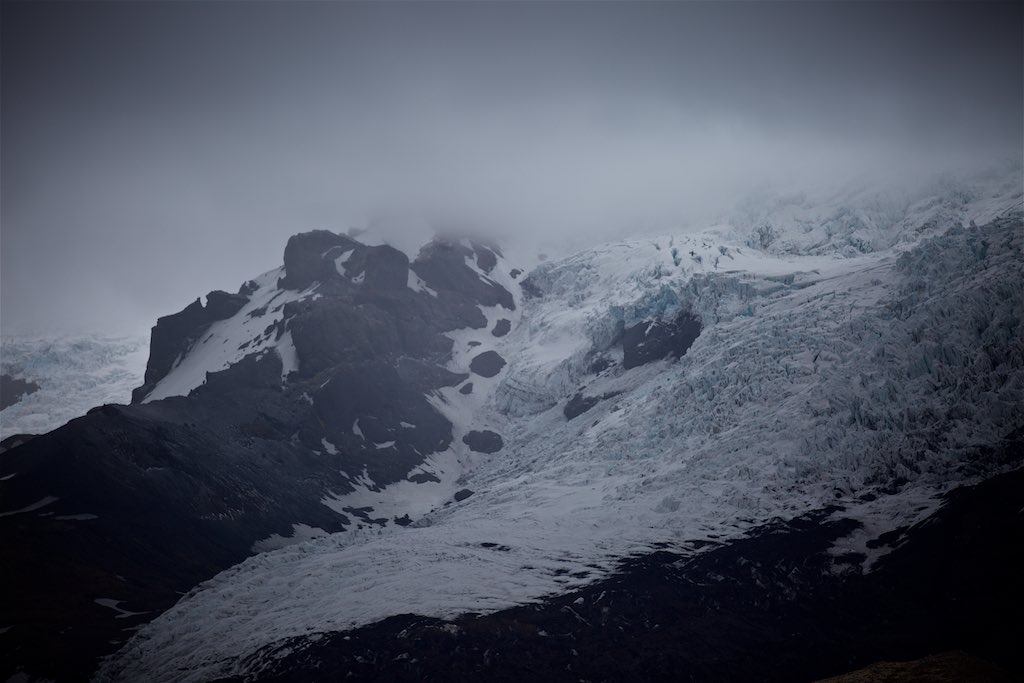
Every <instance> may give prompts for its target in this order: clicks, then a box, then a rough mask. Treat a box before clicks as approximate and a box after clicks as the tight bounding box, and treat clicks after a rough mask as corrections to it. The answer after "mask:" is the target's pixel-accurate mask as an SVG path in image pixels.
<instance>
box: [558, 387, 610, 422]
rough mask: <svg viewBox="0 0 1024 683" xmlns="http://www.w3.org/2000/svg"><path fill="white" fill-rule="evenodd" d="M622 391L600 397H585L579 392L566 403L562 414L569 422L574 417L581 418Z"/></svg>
mask: <svg viewBox="0 0 1024 683" xmlns="http://www.w3.org/2000/svg"><path fill="white" fill-rule="evenodd" d="M620 393H622V392H620V391H609V392H607V393H605V394H601V395H600V396H585V395H584V394H583V391H582V390H581V391H577V392H576V394H575V395H574V396H573V397H572V398H570V399H569V400H568V401H566V404H565V407H564V408H563V409H562V414H563V415H565V418H566V419H567V420H571V419H573V418H574V417H579V416H580V415H582V414H583V413H585V412H587V411H588V410H590V409H591V408H593V407H594V406H596V405H597V404H598V403H600V402H601V401H606V400H608V399H610V398H613V397H615V396H618V395H619V394H620Z"/></svg>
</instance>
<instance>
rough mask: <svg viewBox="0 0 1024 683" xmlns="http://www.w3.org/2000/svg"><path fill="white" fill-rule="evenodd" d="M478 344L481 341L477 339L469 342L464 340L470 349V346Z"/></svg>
mask: <svg viewBox="0 0 1024 683" xmlns="http://www.w3.org/2000/svg"><path fill="white" fill-rule="evenodd" d="M480 344H481V342H478V341H469V342H466V346H468V347H469V348H471V349H472V348H474V347H476V346H480Z"/></svg>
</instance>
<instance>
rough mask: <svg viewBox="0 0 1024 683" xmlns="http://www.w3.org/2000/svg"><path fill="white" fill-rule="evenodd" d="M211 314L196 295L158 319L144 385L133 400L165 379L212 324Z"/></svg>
mask: <svg viewBox="0 0 1024 683" xmlns="http://www.w3.org/2000/svg"><path fill="white" fill-rule="evenodd" d="M210 322H212V321H211V320H210V317H209V316H208V314H207V312H206V310H205V309H204V308H203V304H202V302H201V301H200V300H199V299H196V300H195V301H193V302H192V303H191V304H189V305H188V306H186V307H185V308H184V309H182V310H181V311H179V312H178V313H174V314H173V315H167V316H164V317H162V318H159V319H157V321H156V325H155V326H154V327H153V330H152V332H151V333H150V340H149V361H148V362H147V363H146V374H145V376H144V380H143V381H144V383H143V385H142V386H141V387H139V388H138V389H136V390H135V391H133V392H132V403H138V402H139V401H141V400H142V399H144V398H145V397H146V395H147V394H149V392H150V391H152V390H153V387H155V386H156V384H157V382H159V381H160V380H161V379H163V378H164V377H165V376H166V375H167V373H168V371H170V369H171V368H172V367H173V366H174V363H175V361H177V360H178V358H179V357H181V356H182V355H184V354H185V353H187V352H188V350H189V349H190V348H191V347H192V344H193V342H195V340H196V339H198V338H199V337H200V336H201V335H202V333H203V332H205V331H206V328H207V327H209V326H210Z"/></svg>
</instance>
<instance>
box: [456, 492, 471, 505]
mask: <svg viewBox="0 0 1024 683" xmlns="http://www.w3.org/2000/svg"><path fill="white" fill-rule="evenodd" d="M472 495H473V492H472V491H470V490H469V489H459V490H458V491H456V492H455V496H453V497H454V498H455V502H456V503H461V502H462V501H464V500H466V499H467V498H469V497H470V496H472Z"/></svg>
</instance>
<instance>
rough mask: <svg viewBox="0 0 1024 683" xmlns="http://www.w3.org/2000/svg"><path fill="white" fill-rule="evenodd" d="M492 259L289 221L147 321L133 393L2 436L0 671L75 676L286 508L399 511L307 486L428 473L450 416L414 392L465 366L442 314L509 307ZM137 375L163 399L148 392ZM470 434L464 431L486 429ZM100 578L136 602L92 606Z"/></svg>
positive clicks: (370, 513)
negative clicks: (456, 363)
mask: <svg viewBox="0 0 1024 683" xmlns="http://www.w3.org/2000/svg"><path fill="white" fill-rule="evenodd" d="M502 267H503V266H502ZM497 268H499V260H498V257H497V256H496V254H495V252H494V251H493V250H491V249H489V248H486V247H481V246H479V245H475V244H472V243H471V246H468V247H467V246H465V245H464V244H462V243H448V242H444V241H440V240H439V241H435V242H434V243H432V244H430V245H428V246H427V247H425V248H424V249H423V251H422V253H421V254H420V256H419V257H418V258H417V259H416V261H415V262H414V263H413V264H411V266H410V263H409V259H408V257H406V255H405V254H404V253H402V252H400V251H398V250H396V249H393V248H391V247H388V246H366V245H363V244H361V243H359V242H358V241H356V240H354V239H352V238H350V237H347V236H344V235H336V234H334V233H330V232H327V231H316V232H311V233H304V234H301V235H296V236H294V237H292V238H291V239H290V240H289V241H288V245H287V247H286V248H285V254H284V268H283V269H279V270H278V271H272V272H271V273H268V274H266V275H265V276H261V277H260V278H257V279H255V280H252V281H249V282H246V283H245V284H244V285H242V287H241V288H240V290H239V293H238V294H229V293H227V292H222V291H215V292H210V293H209V294H208V295H207V297H206V305H205V306H204V305H203V302H202V301H201V300H200V299H196V300H195V301H194V302H193V303H191V304H189V305H188V306H187V307H185V308H184V309H183V310H182V311H180V312H178V313H175V314H173V315H169V316H165V317H163V318H160V319H159V320H158V321H157V324H156V326H155V327H154V328H153V331H152V343H151V351H150V358H149V363H148V366H147V369H146V374H145V384H144V385H143V386H142V387H139V388H138V389H137V390H136V391H135V392H134V393H133V405H130V406H113V405H110V406H103V407H100V408H96V409H93V410H92V411H90V413H89V414H88V415H86V416H85V417H84V418H81V419H78V420H74V421H72V422H71V423H69V424H67V425H66V426H64V427H62V428H60V429H58V430H56V431H54V432H51V433H49V434H45V435H42V436H38V437H35V438H31V439H15V440H7V441H5V442H4V444H3V450H4V452H3V459H2V461H0V477H3V476H6V475H8V474H16V476H17V480H18V487H17V488H16V489H12V490H11V491H10V492H8V491H7V490H6V489H5V491H4V505H3V509H4V510H6V511H13V512H11V514H9V515H8V516H4V517H0V526H2V527H3V529H2V531H3V535H4V543H5V549H6V550H7V552H8V553H10V556H11V557H15V556H17V557H20V558H23V560H24V561H20V562H18V563H11V564H8V565H7V567H6V569H5V571H4V584H5V586H6V587H7V590H9V592H10V594H11V595H12V596H13V599H12V600H10V601H6V600H5V601H4V602H5V604H4V606H3V608H2V610H0V611H2V614H0V617H2V618H0V623H3V624H19V625H26V626H24V627H23V626H19V627H18V628H16V629H14V630H12V631H11V632H10V633H7V634H5V635H4V638H5V646H4V654H3V656H2V661H0V665H2V667H3V668H2V669H0V673H4V672H8V674H9V673H13V672H14V670H15V669H14V667H15V665H19V666H28V667H29V670H31V671H32V672H33V675H37V676H43V677H51V678H57V679H69V680H78V679H85V678H88V677H89V674H90V672H91V671H92V670H93V667H94V664H95V658H96V657H97V656H100V655H103V654H106V653H109V652H110V651H111V650H113V649H115V648H116V647H117V645H118V644H119V643H120V642H121V641H123V639H124V637H125V633H124V631H123V629H124V628H125V627H128V626H132V625H136V624H139V623H142V622H145V621H149V620H150V619H152V618H153V617H154V616H155V615H156V614H158V613H159V612H161V611H163V610H164V609H166V608H168V607H170V606H171V605H172V604H174V602H175V601H176V600H177V599H178V597H179V596H180V594H181V593H183V592H185V591H187V590H188V589H190V588H191V587H192V586H194V585H196V584H197V583H198V582H200V581H202V580H204V579H207V578H209V577H211V576H213V575H214V574H215V573H217V572H218V571H220V570H221V569H224V568H226V567H227V566H230V565H232V564H235V563H237V562H239V561H241V560H242V559H244V558H245V557H246V556H247V555H248V554H250V553H251V552H252V548H253V546H254V544H255V543H257V542H258V541H261V539H266V538H268V537H271V536H273V535H275V534H276V535H277V536H279V537H284V538H287V537H289V536H291V535H292V533H293V530H294V529H295V528H296V525H304V526H305V527H311V528H313V529H318V530H322V531H324V532H333V531H340V530H343V529H346V528H351V527H354V526H358V525H363V526H365V525H378V524H398V525H405V524H410V523H412V521H413V520H412V518H411V517H410V516H409V515H408V514H403V513H402V512H401V511H398V512H397V513H396V514H379V513H377V512H376V511H374V510H373V508H372V507H365V506H364V507H359V508H350V507H342V506H340V504H339V505H338V506H335V507H330V506H328V505H326V504H324V502H322V501H325V500H332V499H333V498H335V497H338V496H344V495H345V494H347V493H349V492H352V491H353V489H354V486H365V487H367V488H369V489H376V490H379V489H380V488H381V487H384V486H387V485H389V484H392V483H395V482H399V481H405V482H410V483H412V484H414V485H423V486H430V485H432V484H433V483H435V482H440V481H441V479H440V478H439V475H438V472H437V471H434V470H433V469H431V465H430V464H429V463H428V462H427V460H426V458H427V456H429V455H430V454H433V453H437V452H439V451H444V450H445V449H447V448H449V446H451V445H452V440H453V436H452V424H451V423H450V422H449V420H448V419H447V418H446V417H445V416H444V415H443V414H442V413H441V412H439V410H438V409H437V407H436V406H435V405H434V403H432V401H435V400H437V396H439V393H438V392H439V391H440V390H441V389H443V388H445V387H454V386H458V385H460V384H463V383H464V382H465V380H466V379H467V377H468V375H467V374H459V373H454V372H451V371H449V370H448V369H446V367H445V366H446V365H447V364H448V363H449V362H450V360H451V353H452V340H451V339H450V338H448V337H447V336H445V334H444V333H445V332H447V331H449V330H452V329H458V328H464V327H474V326H475V327H477V328H482V327H484V326H485V325H486V323H487V319H486V317H485V316H484V315H483V314H482V313H481V311H480V307H481V306H495V305H501V306H505V307H506V308H508V309H509V310H511V308H512V307H513V306H514V302H513V299H512V296H511V294H510V293H509V292H508V291H507V290H505V289H504V288H503V287H502V286H501V285H500V284H498V283H497V282H496V281H494V280H491V279H490V278H489V277H488V276H487V273H492V274H494V273H495V270H496V269H497ZM221 357H224V358H227V361H226V362H220V361H217V363H214V364H213V365H209V366H204V365H203V363H208V362H213V361H210V360H209V359H211V358H212V359H214V361H216V359H218V358H221ZM500 364H501V365H503V364H504V361H500ZM193 366H198V370H196V369H195V368H194V367H193ZM488 367H490V365H489V366H488ZM499 367H500V365H499ZM204 368H205V369H206V371H205V372H203V370H204ZM189 373H192V374H191V375H189ZM186 380H187V381H186ZM11 381H12V384H11V386H14V383H13V379H12V380H11ZM4 382H5V387H4V388H5V390H4V394H5V396H6V394H7V390H6V389H7V386H8V380H7V378H6V377H5V378H4ZM168 382H169V383H171V384H173V386H170V385H168V384H166V383H168ZM17 386H19V387H20V386H21V385H17ZM168 387H170V388H168ZM157 388H159V389H160V392H159V393H158V394H156V395H158V396H169V398H166V399H164V400H152V397H153V396H154V391H155V390H156V389H157ZM172 389H173V391H172ZM186 394H187V397H186ZM147 401H148V402H147ZM480 434H481V436H480V439H481V441H479V442H477V441H476V440H474V443H476V444H478V445H480V444H483V445H482V446H480V447H482V448H493V447H494V443H495V441H494V440H495V438H497V441H498V443H499V444H500V437H498V436H497V435H496V434H493V433H486V432H481V433H480ZM459 447H460V448H461V447H462V446H461V445H460V446H459ZM499 447H500V445H499ZM354 482H358V483H354ZM23 508H24V509H25V510H26V511H27V512H32V511H34V510H35V509H37V508H38V509H41V510H42V512H43V513H47V514H21V513H19V512H18V511H19V510H21V509H23ZM43 508H45V509H43ZM35 558H60V561H59V562H47V563H46V564H41V561H40V560H37V559H35ZM44 594H45V595H47V596H48V598H47V600H46V601H45V603H46V604H45V605H43V604H42V603H40V601H39V600H38V599H37V598H38V596H40V595H44ZM108 596H109V597H110V598H111V599H115V600H117V601H120V602H119V603H117V604H118V605H120V607H121V608H123V609H125V610H127V611H128V612H133V613H135V612H137V613H139V614H137V615H132V616H126V617H124V618H123V619H119V620H114V619H112V618H107V616H108V614H109V613H110V610H111V609H112V608H111V607H109V606H106V605H107V603H103V602H97V601H96V600H97V599H103V598H106V597H108ZM85 624H89V626H88V627H87V628H86V627H84V626H83V625H85ZM69 629H70V630H69ZM69 634H71V635H69ZM58 643H59V649H60V651H61V652H62V656H61V657H60V658H56V659H55V658H53V657H52V654H51V653H52V652H54V651H56V650H57V648H58Z"/></svg>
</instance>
